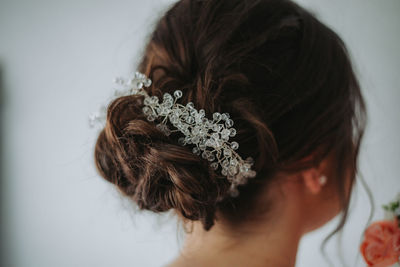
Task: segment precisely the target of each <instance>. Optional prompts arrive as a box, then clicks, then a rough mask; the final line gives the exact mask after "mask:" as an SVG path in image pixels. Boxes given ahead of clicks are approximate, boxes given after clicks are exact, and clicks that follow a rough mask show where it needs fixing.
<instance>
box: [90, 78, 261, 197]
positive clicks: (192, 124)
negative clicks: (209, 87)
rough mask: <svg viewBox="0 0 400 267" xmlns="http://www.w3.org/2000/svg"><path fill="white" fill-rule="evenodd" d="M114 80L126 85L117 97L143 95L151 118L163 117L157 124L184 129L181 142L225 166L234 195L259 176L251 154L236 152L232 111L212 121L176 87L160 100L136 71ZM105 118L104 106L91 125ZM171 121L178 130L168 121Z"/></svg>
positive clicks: (213, 163) (215, 164)
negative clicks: (233, 138) (241, 185)
mask: <svg viewBox="0 0 400 267" xmlns="http://www.w3.org/2000/svg"><path fill="white" fill-rule="evenodd" d="M114 82H115V83H116V84H118V85H119V86H121V87H122V90H115V93H114V95H115V96H117V97H119V96H125V95H131V94H140V95H143V96H144V101H143V104H144V106H143V108H142V112H143V114H144V115H146V118H147V120H148V121H151V122H152V121H156V119H160V120H161V122H159V123H157V124H156V127H157V128H158V129H159V130H160V131H162V132H163V133H164V134H165V135H166V136H169V135H170V134H171V133H172V132H178V131H179V132H181V133H182V134H183V135H184V137H180V138H179V139H178V143H179V144H180V145H182V146H184V145H187V144H193V145H195V146H194V147H193V148H192V152H193V153H194V154H196V155H199V156H200V155H201V157H202V158H204V159H207V160H208V161H210V162H211V163H210V166H211V167H212V168H213V169H214V170H217V169H218V168H219V167H221V174H222V175H223V176H226V177H227V179H228V180H229V181H230V183H231V186H230V188H229V192H228V193H229V194H230V196H232V197H236V196H238V195H239V191H238V190H237V186H238V185H240V184H245V183H247V179H248V178H253V177H255V176H256V172H255V171H254V170H252V169H251V166H252V165H253V164H254V160H253V158H251V157H248V158H246V160H243V159H242V158H241V157H240V156H239V154H238V153H237V152H236V151H235V150H237V149H238V148H239V144H238V143H237V142H236V141H233V142H229V137H234V136H235V135H236V129H235V128H233V127H232V126H233V120H232V119H230V116H229V113H222V114H221V113H219V112H214V113H213V115H212V120H209V119H207V118H206V117H205V111H204V109H200V110H197V109H195V107H194V104H193V102H188V103H187V104H186V105H182V104H179V103H177V100H178V99H179V98H181V97H182V91H181V90H175V91H174V93H173V96H172V95H171V94H169V93H164V95H163V101H162V102H161V103H160V102H159V99H158V97H157V96H149V95H148V93H147V92H146V91H145V90H144V89H143V87H149V86H150V85H151V83H152V81H151V80H150V79H149V78H147V77H146V76H145V75H144V74H143V73H140V72H135V73H134V75H133V77H132V78H130V79H128V80H127V81H125V79H123V78H120V77H118V78H116V79H115V80H114ZM105 119H106V106H105V105H103V106H102V107H101V109H100V111H99V112H96V113H92V114H91V115H90V116H89V122H90V126H91V127H93V126H94V125H95V124H96V122H103V121H105ZM167 120H169V122H170V124H171V125H172V126H173V128H175V129H173V128H172V129H171V128H170V127H169V126H168V125H167V124H166V123H167Z"/></svg>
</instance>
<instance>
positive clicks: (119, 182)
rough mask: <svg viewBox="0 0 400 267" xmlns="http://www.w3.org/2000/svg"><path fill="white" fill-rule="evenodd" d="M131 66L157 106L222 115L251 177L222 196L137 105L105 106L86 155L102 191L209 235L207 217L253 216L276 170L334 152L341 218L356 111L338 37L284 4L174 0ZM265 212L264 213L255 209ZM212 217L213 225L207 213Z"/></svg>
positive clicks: (359, 124)
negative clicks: (233, 193)
mask: <svg viewBox="0 0 400 267" xmlns="http://www.w3.org/2000/svg"><path fill="white" fill-rule="evenodd" d="M143 51H144V53H143V57H142V58H141V61H140V64H139V66H138V68H137V70H138V71H140V72H142V73H144V74H146V76H147V77H149V78H150V79H151V80H152V81H153V83H152V85H151V86H150V87H148V88H146V90H147V92H148V93H149V94H150V95H156V96H158V97H159V98H161V97H162V95H163V94H164V93H166V92H169V93H171V94H172V93H173V91H174V90H176V89H180V90H181V91H182V92H183V97H182V98H181V99H180V100H179V101H180V103H187V102H189V101H192V102H193V103H194V106H195V107H196V109H201V108H202V109H204V110H205V114H206V116H207V117H208V118H210V116H211V115H212V113H213V112H216V111H218V112H221V113H223V112H228V113H229V114H230V116H231V118H232V120H233V121H234V123H235V124H234V126H233V127H234V128H235V129H236V130H237V134H236V136H235V137H233V138H231V140H232V141H237V142H238V143H239V144H240V146H239V149H238V153H239V155H241V157H242V158H244V159H245V158H247V157H248V156H251V157H253V159H254V161H255V164H254V166H253V167H254V170H255V171H256V172H257V176H256V177H254V178H252V179H250V180H249V182H248V183H247V184H246V185H242V186H239V187H238V189H239V191H240V195H239V197H237V198H229V197H225V196H226V192H227V190H228V189H229V182H228V181H227V179H225V178H224V177H223V176H221V175H220V174H219V171H213V170H212V168H211V167H210V166H209V163H208V162H207V160H205V159H203V158H201V156H197V155H195V154H193V153H192V152H191V147H190V145H186V146H181V145H179V144H178V142H177V140H178V138H179V137H180V136H181V135H180V133H179V132H174V133H173V134H171V135H170V136H165V135H164V134H163V133H162V132H161V131H159V130H158V129H157V128H156V127H155V125H156V124H155V123H154V122H148V121H147V120H146V118H145V116H144V115H143V114H142V111H141V108H142V102H143V97H142V96H123V97H119V98H117V99H115V100H113V101H112V102H111V103H110V104H109V106H108V110H107V119H106V125H105V128H104V129H102V131H101V132H100V134H99V137H98V140H97V143H96V147H95V163H96V167H97V169H98V171H99V173H100V174H101V176H102V177H104V178H105V179H106V180H108V181H109V182H111V183H113V184H115V185H116V186H117V187H118V189H119V190H120V191H121V192H123V193H124V194H125V195H126V196H129V197H130V198H132V200H133V201H135V202H136V203H137V205H138V206H139V207H140V208H141V209H147V210H151V211H154V212H164V211H167V210H170V209H174V210H175V211H176V212H177V213H178V214H180V215H181V216H182V217H183V218H186V219H188V220H198V221H201V222H202V223H203V225H204V229H206V230H209V229H210V228H211V227H212V226H213V224H214V221H215V220H216V219H218V216H221V217H223V218H224V219H226V221H229V222H230V223H232V224H235V225H239V224H240V223H243V222H245V221H246V220H247V219H249V218H251V217H252V214H255V213H259V212H260V210H261V209H260V207H257V205H256V199H257V197H258V196H259V195H260V194H261V192H264V191H263V190H262V188H264V187H266V186H268V183H270V182H271V181H273V180H274V179H275V178H276V176H275V175H274V174H276V172H278V171H290V172H296V171H299V170H302V169H305V168H310V167H313V166H316V165H318V164H319V163H320V162H321V161H322V160H323V159H324V158H325V157H327V155H328V154H329V155H334V157H333V159H334V164H335V168H334V169H335V171H336V173H335V175H334V177H330V179H331V180H333V181H334V183H335V184H336V185H337V190H338V193H339V195H340V197H341V201H342V202H341V204H342V207H343V210H344V216H343V217H342V222H341V224H340V226H338V228H337V229H336V230H335V232H336V231H337V230H339V229H340V228H341V227H342V226H343V224H344V221H345V219H346V216H347V208H348V202H349V197H347V196H346V194H345V182H344V177H345V176H346V173H348V172H350V173H351V174H352V175H351V177H352V179H355V177H356V174H357V156H358V150H359V146H360V143H361V139H362V136H363V132H364V127H365V121H366V112H365V104H364V100H363V97H362V95H361V92H360V87H359V84H358V81H357V78H356V76H355V74H354V72H353V69H352V64H351V62H350V59H349V55H348V52H347V50H346V47H345V45H344V43H343V41H342V40H341V39H340V37H339V36H338V35H337V34H336V33H335V32H333V31H332V30H331V29H329V28H328V27H327V26H325V25H324V24H323V23H321V22H320V21H319V20H318V19H317V18H316V17H315V16H314V15H313V14H311V13H310V12H308V11H306V10H304V9H303V8H301V7H300V6H298V5H297V4H295V3H293V2H291V1H287V0H251V1H243V0H181V1H178V2H176V3H175V4H173V5H172V6H171V7H170V8H169V9H168V10H167V11H166V13H165V14H164V15H163V16H162V17H161V18H160V20H159V21H158V23H157V24H156V25H155V28H154V31H153V32H152V33H151V35H149V39H148V42H147V43H146V46H145V47H144V50H143ZM264 206H265V207H268V205H267V204H266V205H264ZM217 214H218V216H217Z"/></svg>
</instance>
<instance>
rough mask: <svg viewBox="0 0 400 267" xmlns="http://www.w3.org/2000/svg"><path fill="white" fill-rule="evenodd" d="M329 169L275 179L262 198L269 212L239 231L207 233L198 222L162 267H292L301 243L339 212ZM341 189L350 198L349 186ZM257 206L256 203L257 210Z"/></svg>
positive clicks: (219, 226)
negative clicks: (268, 199) (269, 200)
mask: <svg viewBox="0 0 400 267" xmlns="http://www.w3.org/2000/svg"><path fill="white" fill-rule="evenodd" d="M329 166H330V164H329V163H328V159H327V160H325V161H323V162H322V163H321V164H320V166H319V167H318V168H312V169H308V170H305V171H302V172H299V173H296V174H295V175H290V176H289V175H286V174H283V173H281V174H278V175H279V176H281V177H276V178H277V179H275V181H279V182H276V183H273V184H270V185H269V188H268V190H267V189H265V191H266V194H262V195H263V196H265V195H267V194H268V195H269V196H270V197H272V199H273V200H274V205H273V206H272V208H271V209H272V210H270V211H269V212H268V213H267V214H260V215H259V216H258V218H257V219H256V220H251V221H249V222H246V223H245V224H244V225H245V226H241V227H240V228H237V227H236V228H235V227H234V226H229V224H228V223H227V222H224V220H223V219H221V220H218V221H216V223H215V225H214V226H213V227H212V228H211V229H210V230H209V231H208V232H207V231H205V230H203V228H202V225H201V223H200V222H198V221H195V222H192V227H193V228H192V229H193V231H192V232H191V233H190V234H187V235H186V239H185V243H184V245H183V247H182V249H181V251H180V254H179V256H178V257H177V258H176V259H175V260H174V261H172V262H171V263H169V265H166V266H167V267H184V266H185V267H186V266H190V267H197V266H208V267H213V266H218V267H225V266H227V267H228V266H229V267H232V266H246V267H256V266H257V267H258V266H263V267H265V266H267V267H268V266H271V267H272V266H274V267H294V266H295V263H296V255H297V250H298V246H299V242H300V240H301V237H302V236H303V235H304V234H306V233H308V232H310V231H313V230H315V229H317V228H319V227H321V226H323V225H324V224H326V223H327V222H328V221H330V220H331V219H333V218H334V217H335V216H336V215H337V214H338V213H340V211H341V208H340V204H339V197H338V195H337V193H336V190H335V188H334V185H333V183H332V181H331V180H330V179H329V178H330V173H331V169H330V168H329ZM321 175H325V176H327V178H328V179H327V182H326V183H325V184H320V183H319V177H320V176H321ZM347 180H348V181H350V180H349V179H347ZM346 186H347V193H348V194H350V190H351V189H350V188H351V187H350V184H349V183H347V185H346ZM275 200H276V201H275ZM263 201H266V199H262V198H260V200H259V203H260V205H262V203H263Z"/></svg>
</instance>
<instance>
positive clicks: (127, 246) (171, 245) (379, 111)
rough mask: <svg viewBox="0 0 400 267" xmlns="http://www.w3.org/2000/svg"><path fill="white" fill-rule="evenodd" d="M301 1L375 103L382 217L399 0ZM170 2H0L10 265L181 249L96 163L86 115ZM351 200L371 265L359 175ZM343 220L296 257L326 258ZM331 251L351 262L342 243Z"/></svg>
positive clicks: (389, 184)
mask: <svg viewBox="0 0 400 267" xmlns="http://www.w3.org/2000/svg"><path fill="white" fill-rule="evenodd" d="M299 2H300V3H301V4H303V5H305V6H306V7H308V8H310V9H312V10H314V11H315V12H316V13H317V14H318V16H319V18H321V20H323V21H324V22H326V23H327V24H328V25H330V26H331V27H333V28H334V29H335V30H336V31H337V32H338V33H339V34H340V35H341V36H342V37H343V39H344V40H345V42H346V43H347V45H348V47H349V49H350V51H351V53H352V56H353V59H354V63H355V65H356V68H357V72H358V73H359V77H360V80H361V84H362V86H363V90H364V95H365V97H366V100H367V105H368V109H369V125H368V128H367V133H366V138H365V142H364V147H363V148H362V151H361V158H360V162H361V169H362V172H363V174H364V177H365V179H366V180H367V182H368V184H369V186H370V187H371V188H372V190H373V194H374V198H375V204H376V207H377V209H376V212H375V214H374V217H373V220H377V219H380V218H382V216H383V212H382V210H381V209H380V205H381V204H383V203H386V202H388V201H389V200H391V199H392V198H393V197H394V195H395V194H396V193H397V192H399V191H400V177H399V173H400V164H399V163H400V152H399V151H400V142H399V139H398V138H399V135H398V131H399V128H400V127H399V125H400V117H399V115H400V108H399V104H398V101H400V88H399V84H400V78H399V69H400V52H399V42H400V34H399V33H400V32H399V30H398V27H399V26H400V17H399V14H400V1H399V0H382V1H377V0H354V1H350V0H335V1H330V0H301V1H300V0H299ZM170 3H172V1H171V0H168V1H167V0H147V1H138V0H137V1H127V0H115V1H94V0H85V1H78V0H70V1H51V0H37V1H29V0H0V73H1V80H0V89H2V93H1V94H0V97H1V99H0V101H1V110H2V115H3V118H2V122H3V124H2V128H1V130H2V165H1V167H2V168H1V171H2V176H1V177H2V180H1V197H2V199H1V205H2V209H1V211H2V216H1V228H2V237H1V241H2V247H3V253H2V257H1V259H2V266H18V267H54V266H57V267H64V266H65V267H66V266H68V267H70V266H85V267H86V266H96V267H102V266H104V267H106V266H120V267H125V266H127V267H128V266H129V267H132V266H161V265H162V264H164V263H166V262H168V261H170V260H171V259H172V258H174V257H175V255H176V253H177V251H178V247H179V245H181V244H182V241H183V240H182V238H180V237H181V236H179V235H178V234H177V228H176V223H175V221H174V220H173V219H170V218H169V217H168V216H164V217H155V216H154V215H152V214H150V213H143V214H140V215H139V214H137V213H135V212H134V207H133V206H132V205H130V203H129V202H126V201H124V200H122V199H121V198H120V197H119V195H118V194H117V193H116V191H115V190H114V189H112V187H111V186H110V185H109V184H108V183H106V182H105V181H103V180H102V179H101V178H100V177H99V176H98V175H97V174H96V173H95V169H94V165H93V157H92V154H93V148H94V142H95V137H96V131H94V130H93V129H90V128H89V127H88V125H87V115H88V114H89V113H90V112H92V111H94V110H97V108H98V107H99V105H100V104H102V103H103V102H104V99H106V98H107V97H108V96H109V95H110V93H111V87H112V79H113V78H114V77H115V76H116V75H120V74H122V75H125V74H128V73H129V71H131V70H133V69H134V66H135V63H136V60H137V56H138V55H139V53H140V52H141V51H140V49H141V48H142V47H141V45H142V44H143V40H144V39H143V38H145V36H146V35H147V34H148V33H149V31H150V30H151V28H150V27H151V25H152V23H153V22H154V21H155V19H157V17H158V15H159V14H160V13H159V12H162V11H163V10H164V9H165V8H166V7H167V5H168V4H170ZM352 200H353V201H352V208H351V216H350V218H349V220H348V223H347V225H346V227H345V230H344V235H343V240H342V251H343V253H342V254H343V257H344V258H345V260H346V262H347V263H348V264H349V265H350V266H365V265H364V264H363V263H362V260H361V257H359V255H358V244H359V241H360V237H361V233H362V230H363V228H364V227H365V223H366V222H367V219H368V215H369V211H370V206H369V204H368V199H367V197H366V193H365V191H364V190H363V188H362V187H361V185H360V184H357V187H356V189H355V192H354V194H353V199H352ZM167 215H168V214H167ZM336 223H337V221H336V220H334V221H332V222H331V223H329V224H327V225H326V226H324V227H323V228H320V229H319V230H317V231H315V232H313V233H311V234H309V235H307V236H305V237H304V239H303V240H302V242H301V244H300V250H299V253H298V262H297V266H298V267H309V266H318V267H320V266H327V263H326V261H325V260H324V259H323V257H322V256H321V255H320V253H319V246H320V242H321V241H322V239H323V238H324V237H325V236H326V235H327V234H328V233H329V232H330V230H332V229H333V228H334V226H335V224H336ZM178 230H179V229H178ZM178 233H179V231H178ZM328 253H329V255H330V257H331V259H332V261H333V263H334V266H342V264H341V263H340V261H339V258H338V253H339V252H338V250H337V246H336V243H335V241H333V242H331V243H330V245H329V246H328ZM357 255H358V256H357Z"/></svg>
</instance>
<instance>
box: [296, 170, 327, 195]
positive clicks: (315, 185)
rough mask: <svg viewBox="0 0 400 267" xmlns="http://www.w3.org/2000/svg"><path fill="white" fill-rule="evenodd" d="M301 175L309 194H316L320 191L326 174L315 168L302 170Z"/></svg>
mask: <svg viewBox="0 0 400 267" xmlns="http://www.w3.org/2000/svg"><path fill="white" fill-rule="evenodd" d="M302 177H303V180H304V185H305V187H306V189H307V190H308V191H309V192H310V193H311V194H318V193H319V192H320V191H321V188H322V186H323V185H324V184H325V183H326V176H325V175H323V174H321V173H320V171H319V170H317V169H315V168H311V169H308V170H306V171H303V173H302Z"/></svg>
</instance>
